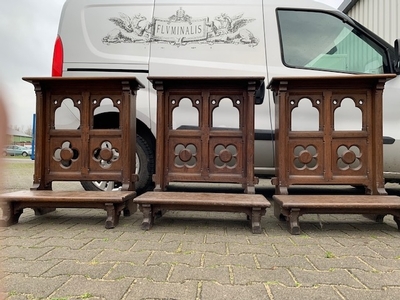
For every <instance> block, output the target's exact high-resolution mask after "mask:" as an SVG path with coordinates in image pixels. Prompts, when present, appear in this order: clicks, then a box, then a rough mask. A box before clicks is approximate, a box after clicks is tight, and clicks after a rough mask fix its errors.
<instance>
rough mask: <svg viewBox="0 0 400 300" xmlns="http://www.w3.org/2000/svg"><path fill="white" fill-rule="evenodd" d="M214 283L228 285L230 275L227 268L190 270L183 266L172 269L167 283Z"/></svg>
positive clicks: (190, 268)
mask: <svg viewBox="0 0 400 300" xmlns="http://www.w3.org/2000/svg"><path fill="white" fill-rule="evenodd" d="M193 280H196V281H215V282H219V283H221V284H229V283H230V274H229V269H228V267H214V268H204V267H201V268H192V267H188V266H185V265H178V266H175V267H173V270H172V274H171V277H170V278H169V282H185V281H193Z"/></svg>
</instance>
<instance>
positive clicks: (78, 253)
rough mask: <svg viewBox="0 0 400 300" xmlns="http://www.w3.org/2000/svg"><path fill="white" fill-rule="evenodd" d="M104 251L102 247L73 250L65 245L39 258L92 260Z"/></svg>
mask: <svg viewBox="0 0 400 300" xmlns="http://www.w3.org/2000/svg"><path fill="white" fill-rule="evenodd" d="M101 251H103V250H102V249H89V250H73V249H72V250H71V249H69V248H65V247H57V248H53V249H52V250H51V251H48V252H47V253H46V254H44V255H42V256H41V257H40V258H39V260H42V261H46V260H51V259H70V260H79V261H91V260H93V259H94V258H95V257H96V256H97V255H99V253H100V252H101Z"/></svg>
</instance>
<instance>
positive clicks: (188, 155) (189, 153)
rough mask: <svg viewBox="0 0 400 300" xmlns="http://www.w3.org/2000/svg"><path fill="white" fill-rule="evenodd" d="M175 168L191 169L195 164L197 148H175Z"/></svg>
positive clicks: (193, 146) (192, 146)
mask: <svg viewBox="0 0 400 300" xmlns="http://www.w3.org/2000/svg"><path fill="white" fill-rule="evenodd" d="M174 152H175V166H176V167H178V168H183V167H187V168H192V167H194V166H195V165H196V163H197V157H196V156H197V148H196V146H195V145H193V144H188V145H186V146H185V145H182V144H178V145H176V146H175V151H174Z"/></svg>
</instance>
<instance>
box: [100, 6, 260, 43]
mask: <svg viewBox="0 0 400 300" xmlns="http://www.w3.org/2000/svg"><path fill="white" fill-rule="evenodd" d="M255 20H256V19H254V18H246V17H243V13H240V14H237V15H234V16H229V15H228V14H226V13H221V14H219V15H217V16H216V17H214V19H213V20H212V21H209V17H199V18H193V17H192V16H190V15H187V14H186V12H185V10H183V9H182V8H179V9H178V10H177V11H176V14H174V15H172V16H170V17H168V18H159V17H155V18H154V19H153V22H150V21H148V20H147V18H146V17H144V16H142V15H141V14H137V15H134V16H133V17H129V16H128V15H127V14H125V13H119V17H110V18H109V21H111V22H112V23H114V24H115V25H116V26H117V27H116V28H114V29H113V30H112V31H110V32H109V33H108V34H107V35H106V36H105V37H104V38H103V43H105V44H107V45H110V44H119V43H148V42H164V43H169V44H171V45H176V46H181V45H187V44H194V43H197V44H235V45H249V46H251V47H255V46H257V45H258V43H259V39H258V38H256V37H255V36H254V34H253V33H252V32H251V31H250V30H249V29H247V28H244V27H245V26H246V25H247V24H249V23H251V22H253V21H255Z"/></svg>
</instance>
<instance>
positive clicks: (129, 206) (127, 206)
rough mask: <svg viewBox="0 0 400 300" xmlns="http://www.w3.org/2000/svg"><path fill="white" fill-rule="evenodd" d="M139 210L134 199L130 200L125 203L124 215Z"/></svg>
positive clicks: (128, 215)
mask: <svg viewBox="0 0 400 300" xmlns="http://www.w3.org/2000/svg"><path fill="white" fill-rule="evenodd" d="M136 211H137V205H136V204H134V203H133V200H128V201H126V203H125V208H124V217H130V216H131V215H132V214H134V213H135V212H136Z"/></svg>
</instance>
